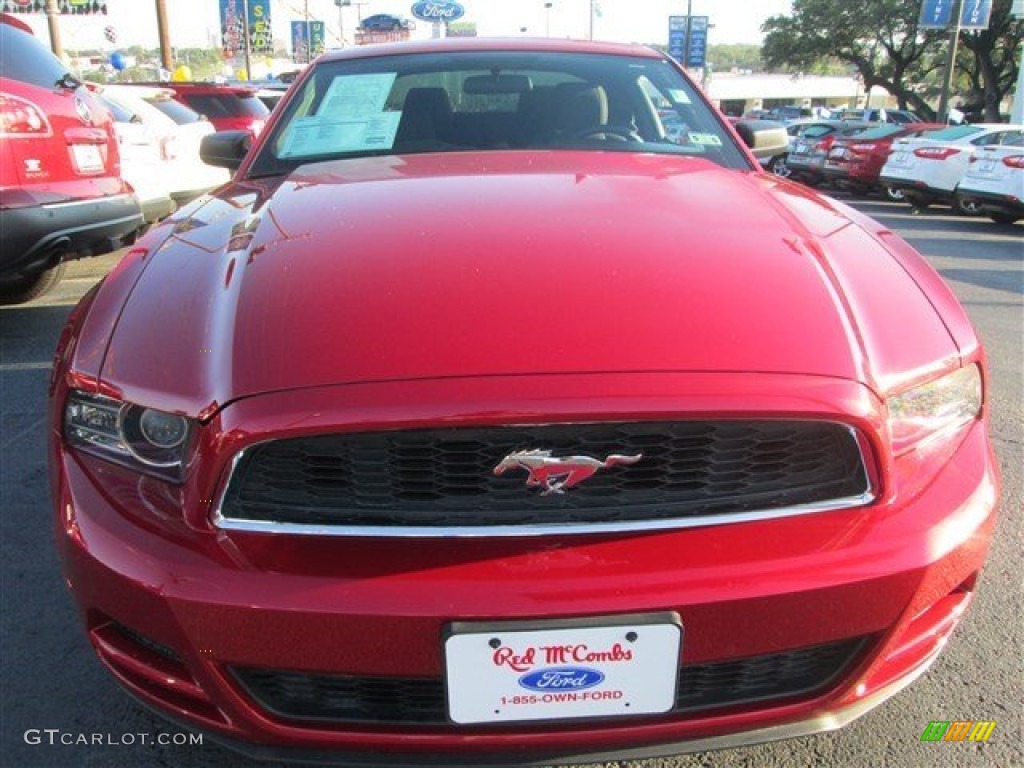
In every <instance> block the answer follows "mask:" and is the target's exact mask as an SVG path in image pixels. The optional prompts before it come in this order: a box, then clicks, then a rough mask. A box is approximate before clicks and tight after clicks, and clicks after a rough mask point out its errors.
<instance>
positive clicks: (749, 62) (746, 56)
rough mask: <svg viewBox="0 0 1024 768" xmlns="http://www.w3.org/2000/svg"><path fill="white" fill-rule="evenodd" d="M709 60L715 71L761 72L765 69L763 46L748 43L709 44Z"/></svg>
mask: <svg viewBox="0 0 1024 768" xmlns="http://www.w3.org/2000/svg"><path fill="white" fill-rule="evenodd" d="M708 61H709V62H710V63H711V66H712V68H714V70H715V72H729V71H730V70H732V69H749V70H751V71H753V72H760V71H762V70H763V69H764V64H763V63H762V62H761V46H760V45H750V44H747V43H736V44H732V45H709V46H708Z"/></svg>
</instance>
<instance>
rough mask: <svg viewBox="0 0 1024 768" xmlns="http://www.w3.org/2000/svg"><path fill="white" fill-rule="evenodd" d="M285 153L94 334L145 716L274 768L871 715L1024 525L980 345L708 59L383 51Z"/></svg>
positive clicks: (139, 260)
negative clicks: (288, 760) (1004, 485)
mask: <svg viewBox="0 0 1024 768" xmlns="http://www.w3.org/2000/svg"><path fill="white" fill-rule="evenodd" d="M666 115H671V117H672V120H671V123H672V131H671V135H670V134H669V132H666V130H665V125H664V122H663V121H665V120H666V119H667V118H666ZM744 138H745V140H746V141H747V143H749V144H751V145H752V146H757V145H758V143H759V142H760V140H761V138H762V133H761V132H759V130H758V129H757V126H756V125H755V127H754V128H753V129H749V130H747V132H746V135H745V136H744ZM248 142H249V139H248V135H247V134H242V133H234V134H232V133H227V134H217V135H216V136H211V137H209V138H208V139H207V141H206V144H205V147H204V153H205V156H206V157H207V159H208V161H212V162H215V163H220V164H223V165H228V166H232V167H235V168H237V172H236V175H235V179H234V181H233V182H232V183H231V184H229V185H228V186H226V187H224V188H222V189H220V190H219V191H217V192H215V193H214V194H213V195H212V196H211V197H210V198H209V199H205V200H199V201H196V202H195V203H193V204H192V205H190V206H188V207H186V208H184V209H182V210H181V211H179V212H178V213H177V214H176V215H175V216H173V217H172V218H170V219H168V220H166V221H165V222H163V223H162V224H160V225H158V226H157V227H155V228H154V229H152V230H151V231H150V233H149V234H148V235H147V236H146V237H145V238H144V239H143V240H142V241H140V243H139V244H138V245H137V246H136V247H135V248H133V249H132V250H131V251H129V252H128V254H127V255H126V256H125V258H124V259H123V260H122V261H121V263H120V264H119V265H118V266H117V267H116V268H115V269H114V271H113V272H112V273H111V274H110V276H109V277H108V278H107V279H106V280H105V281H104V282H103V283H102V284H100V285H99V286H97V288H96V289H94V290H93V291H92V292H91V293H90V294H89V295H88V296H86V298H85V299H84V300H83V301H82V303H81V304H80V305H79V306H78V308H77V309H76V310H75V311H74V313H73V314H72V316H71V318H70V321H69V323H68V325H67V328H66V329H65V331H64V334H63V336H62V339H61V342H60V347H59V350H58V353H57V362H56V366H55V369H54V377H53V381H52V388H51V420H52V426H51V435H52V450H51V460H52V464H51V468H52V483H53V498H54V499H55V511H56V517H57V525H58V541H59V547H60V551H61V554H62V557H63V563H64V568H65V574H66V577H67V583H68V584H69V585H70V588H71V590H72V592H73V594H74V596H75V599H76V600H77V602H78V604H79V605H80V607H81V610H82V617H83V620H84V623H85V625H86V630H87V632H88V635H89V638H90V640H91V641H92V643H93V645H94V646H95V649H96V652H97V653H98V654H99V656H100V658H101V659H102V660H103V662H104V663H105V664H106V665H107V667H109V669H110V671H111V672H112V673H113V674H114V675H115V676H116V677H117V679H118V680H119V681H120V682H121V683H122V684H123V685H124V687H125V688H126V689H127V690H128V691H129V692H131V693H132V694H133V695H135V696H136V697H137V698H139V699H140V700H142V701H143V702H144V703H146V704H148V705H150V706H152V707H153V708H155V709H157V710H158V711H160V712H163V713H164V714H166V715H167V716H169V717H170V718H173V719H176V720H178V721H179V722H183V723H185V724H187V725H189V726H192V727H195V728H199V729H202V730H204V731H207V732H209V733H212V734H214V735H215V736H217V737H218V738H220V739H222V740H224V741H225V742H227V743H230V744H233V745H235V746H236V747H239V748H241V749H244V750H247V751H249V752H251V753H253V754H259V755H290V756H292V757H310V758H325V759H334V758H336V759H339V760H343V759H350V760H360V759H361V760H364V761H370V762H372V761H377V762H379V763H382V764H388V765H394V764H398V763H403V762H410V763H415V762H417V761H433V762H450V763H454V762H465V763H472V764H479V763H483V762H488V761H493V762H503V761H504V762H512V763H516V764H525V763H528V762H530V761H549V760H557V759H575V758H581V757H583V756H594V755H614V756H615V757H620V758H626V757H632V756H638V755H656V754H669V753H677V752H683V751H687V750H697V749H707V748H713V747H722V746H730V745H742V744H750V743H754V742H759V741H765V740H770V739H776V738H783V737H787V736H795V735H800V734H807V733H812V732H816V731H822V730H826V729H830V728H835V727H838V726H840V725H842V724H844V723H846V722H848V721H850V720H852V719H853V718H855V717H857V716H859V715H861V714H863V713H864V712H866V711H867V710H869V709H870V708H872V707H874V706H876V705H878V704H880V703H881V702H883V701H884V700H885V699H887V698H888V697H890V696H892V695H893V694H895V693H896V692H898V691H899V690H900V689H902V688H903V687H904V686H906V685H907V684H908V683H910V682H911V681H912V680H913V679H914V678H916V677H917V676H918V675H920V674H921V673H922V672H923V671H924V670H925V669H926V668H927V667H928V665H929V664H930V663H931V662H932V661H933V660H934V659H935V657H936V654H937V653H938V652H939V650H940V648H941V647H942V646H943V645H944V643H945V642H946V641H947V639H948V638H949V636H950V634H951V632H952V631H953V629H954V626H955V625H956V624H957V622H958V621H959V620H960V618H961V617H962V615H963V612H964V610H965V608H966V607H967V604H968V603H969V602H970V600H971V597H972V595H973V594H974V590H975V586H976V582H977V578H978V574H979V571H980V569H981V567H982V563H983V560H984V558H985V555H986V551H987V549H988V547H989V542H990V537H991V533H992V527H993V524H994V520H995V508H996V500H997V495H998V479H997V476H996V467H995V462H994V459H993V454H992V449H991V445H990V442H989V437H988V434H987V424H986V409H987V403H986V396H985V388H986V372H985V367H984V354H983V351H982V348H981V345H980V343H979V341H978V338H977V336H976V334H975V332H974V330H973V329H972V327H971V324H970V322H969V321H968V319H967V317H966V315H965V313H964V311H963V309H962V308H961V307H960V306H959V305H958V303H957V301H956V300H955V298H954V297H953V295H952V293H951V292H950V291H949V289H948V288H947V287H946V285H945V284H944V283H943V282H942V280H941V279H940V278H939V277H938V276H937V275H936V273H935V272H934V271H932V270H931V269H930V268H929V267H928V265H927V264H926V263H925V261H924V260H923V259H922V258H921V257H920V256H919V255H918V254H917V253H916V252H914V251H913V250H912V249H911V248H910V247H909V246H908V245H907V244H906V243H905V242H904V241H903V240H901V239H900V238H899V237H897V236H896V235H894V234H893V233H892V232H890V231H888V230H886V229H885V228H884V227H882V226H880V225H879V224H877V223H875V222H874V221H872V220H870V219H868V218H866V217H863V216H861V215H859V214H858V213H856V212H855V211H853V210H851V209H849V208H847V207H844V206H843V205H841V204H839V203H837V202H835V201H831V200H827V199H823V198H821V197H818V196H817V195H815V194H814V193H813V192H810V191H808V190H805V189H802V188H800V187H799V186H796V185H793V184H790V183H787V182H786V181H784V180H780V179H777V178H775V177H773V176H771V175H767V174H765V173H762V172H760V171H759V169H758V165H757V163H756V161H755V160H754V159H753V156H752V155H751V154H750V152H749V151H748V149H747V148H746V147H745V146H744V145H743V143H741V141H740V140H739V138H738V136H737V134H736V133H734V132H733V130H732V129H731V128H730V127H729V126H728V125H727V124H726V123H724V122H723V118H722V117H721V116H720V115H719V114H718V113H717V112H716V111H715V110H714V109H713V108H711V107H710V106H709V105H708V104H707V103H706V101H705V100H704V99H703V97H702V96H701V95H700V93H699V91H698V90H697V89H696V88H695V87H694V86H693V85H692V84H691V83H690V82H689V81H688V80H687V79H686V77H685V76H684V74H683V73H682V71H681V70H680V69H679V67H678V66H676V65H675V64H674V63H673V62H671V61H670V60H668V59H666V58H665V57H663V56H662V55H661V54H658V53H656V52H654V51H651V50H648V49H644V48H638V47H626V46H615V45H605V44H578V43H569V42H564V41H544V42H533V41H515V42H509V41H488V40H475V41H473V40H470V41H465V40H464V41H438V42H431V43H423V44H419V43H407V44H400V45H394V46H375V47H370V48H365V49H359V50H349V51H345V52H341V53H337V54H331V55H328V56H326V57H324V58H321V59H320V60H319V61H318V62H317V64H316V65H314V66H313V67H311V68H310V69H309V70H308V71H307V72H306V73H305V74H304V75H303V77H302V78H301V79H300V80H299V81H298V82H297V83H296V84H295V85H294V86H293V87H292V89H291V91H290V92H289V95H288V97H287V100H286V102H284V103H283V104H282V105H281V108H280V109H279V110H278V112H277V113H276V114H275V116H274V118H273V119H272V120H271V122H270V124H269V125H268V126H267V128H266V130H265V131H264V133H263V134H262V135H261V136H260V137H259V139H257V140H256V142H255V144H254V146H252V148H251V150H249V151H248V153H247V154H246V149H247V144H248ZM243 155H244V159H243Z"/></svg>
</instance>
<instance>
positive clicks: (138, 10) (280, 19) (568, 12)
mask: <svg viewBox="0 0 1024 768" xmlns="http://www.w3.org/2000/svg"><path fill="white" fill-rule="evenodd" d="M166 2H167V7H168V12H169V14H168V15H169V17H170V27H171V30H170V31H171V43H172V45H174V46H182V47H204V48H205V47H208V46H209V45H211V43H212V44H217V43H218V39H219V31H220V16H219V3H218V0H166ZM238 2H239V4H241V0H238ZM354 2H361V3H362V6H361V7H360V8H356V7H352V8H348V9H346V10H345V12H344V13H345V19H344V23H345V30H346V38H348V39H349V40H350V39H351V33H352V31H353V30H354V29H355V27H356V24H357V23H358V18H359V15H360V14H361V15H362V16H369V15H371V14H375V13H393V14H397V15H402V16H407V17H409V16H411V14H410V9H411V7H412V5H413V0H354ZM687 2H688V0H598V5H599V7H600V9H601V13H600V17H599V18H596V19H595V24H594V37H595V38H597V39H601V40H614V41H618V42H638V43H665V42H667V38H668V17H669V16H670V15H685V14H686V6H687ZM689 2H691V3H692V6H693V14H694V15H695V16H702V15H703V16H709V17H710V19H711V24H713V25H714V28H713V29H712V30H711V35H710V40H709V42H710V43H711V44H712V45H714V44H716V43H760V41H761V34H760V26H761V24H762V22H763V21H764V20H765V19H766V18H768V17H769V16H773V15H776V14H781V13H787V12H788V11H789V9H790V5H791V1H790V0H689ZM462 4H463V5H464V6H465V8H466V16H465V17H464V19H463V21H474V22H476V24H477V29H478V31H479V33H480V34H481V35H487V36H492V35H514V36H518V35H521V34H523V33H522V32H521V30H522V28H523V27H525V28H526V30H527V31H526V34H528V35H536V36H543V35H545V34H547V33H548V32H550V34H551V35H552V36H556V37H575V38H586V36H587V10H588V8H589V0H552V8H551V10H550V11H548V12H546V11H545V9H544V5H545V3H544V2H543V0H462ZM307 5H308V8H309V14H310V18H312V19H321V20H323V21H325V22H326V23H327V44H328V47H335V46H337V44H338V9H337V7H336V6H335V4H334V2H333V0H271V19H272V21H273V27H274V38H275V41H278V42H280V43H283V44H284V45H286V46H287V44H288V40H289V22H290V21H291V20H293V19H301V18H302V17H303V16H302V14H303V11H304V8H305V7H306V6H307ZM107 6H108V8H109V10H110V13H109V15H107V16H89V17H82V16H64V17H61V33H62V36H63V41H64V47H65V48H66V49H69V50H74V49H77V48H99V47H102V48H104V49H105V50H113V49H114V47H115V46H111V45H110V44H109V43H107V42H106V41H105V40H104V38H103V30H104V28H105V27H107V26H112V27H113V28H114V29H115V30H116V32H117V38H118V39H117V44H118V45H119V46H129V45H144V46H147V47H155V46H156V45H157V44H158V40H157V31H156V12H155V10H154V7H155V3H154V2H153V0H107ZM22 18H25V19H26V20H27V21H29V23H30V24H31V25H32V26H33V27H34V29H35V30H36V34H38V35H40V36H42V37H43V39H48V38H47V33H46V22H45V19H44V18H43V17H42V16H36V17H27V18H26V17H22ZM415 34H416V35H417V36H429V25H426V24H423V23H420V25H419V29H418V30H417V32H416V33H415Z"/></svg>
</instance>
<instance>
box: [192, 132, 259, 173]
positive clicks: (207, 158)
mask: <svg viewBox="0 0 1024 768" xmlns="http://www.w3.org/2000/svg"><path fill="white" fill-rule="evenodd" d="M251 146H252V134H251V133H249V131H217V133H211V134H209V135H207V136H203V141H202V143H201V144H200V145H199V157H200V158H202V161H203V162H204V163H206V164H207V165H213V166H216V167H217V168H230V169H231V170H232V171H237V170H238V168H239V166H241V165H242V160H244V159H245V155H246V153H248V151H249V147H251Z"/></svg>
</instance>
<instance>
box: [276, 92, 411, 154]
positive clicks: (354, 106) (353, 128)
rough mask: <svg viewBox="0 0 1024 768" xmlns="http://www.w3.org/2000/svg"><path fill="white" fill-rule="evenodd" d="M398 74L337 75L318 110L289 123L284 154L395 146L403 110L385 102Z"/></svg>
mask: <svg viewBox="0 0 1024 768" xmlns="http://www.w3.org/2000/svg"><path fill="white" fill-rule="evenodd" d="M396 77H397V74H396V73H394V72H384V73H381V74H373V75H346V76H342V77H336V78H334V80H333V81H332V82H331V85H330V87H329V88H328V89H327V93H326V94H325V95H324V99H323V101H322V102H321V103H320V108H319V109H318V110H317V113H316V114H315V115H313V116H309V117H300V118H296V119H295V120H294V121H293V122H292V124H291V125H290V126H288V131H287V133H286V135H285V136H284V139H283V141H282V149H281V154H280V157H282V158H286V157H310V156H313V155H329V154H340V153H344V152H360V151H363V152H365V151H373V150H381V149H391V148H392V147H393V146H394V144H395V135H396V134H397V133H398V123H399V121H400V120H401V119H402V113H401V112H385V111H384V105H385V104H386V103H387V99H388V95H389V94H390V93H391V88H392V86H393V85H394V83H395V78H396Z"/></svg>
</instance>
